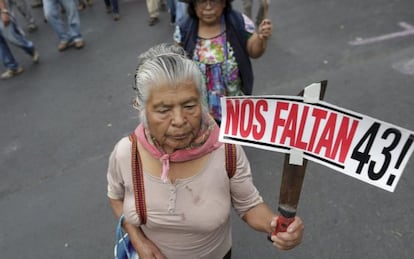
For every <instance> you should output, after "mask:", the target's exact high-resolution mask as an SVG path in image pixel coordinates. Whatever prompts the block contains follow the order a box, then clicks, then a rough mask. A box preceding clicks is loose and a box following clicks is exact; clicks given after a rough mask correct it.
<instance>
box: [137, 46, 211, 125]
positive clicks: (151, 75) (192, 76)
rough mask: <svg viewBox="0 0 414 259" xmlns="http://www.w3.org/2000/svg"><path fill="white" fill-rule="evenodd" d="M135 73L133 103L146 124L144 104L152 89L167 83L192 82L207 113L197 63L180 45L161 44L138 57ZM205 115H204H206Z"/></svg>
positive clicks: (202, 84)
mask: <svg viewBox="0 0 414 259" xmlns="http://www.w3.org/2000/svg"><path fill="white" fill-rule="evenodd" d="M138 59H139V62H138V66H137V70H136V72H135V86H134V87H133V88H134V90H135V91H136V96H135V98H134V99H135V100H134V101H133V106H134V108H135V109H137V110H138V111H139V113H140V119H141V122H142V123H144V125H145V126H147V123H148V122H147V118H146V112H145V105H146V102H147V100H148V96H149V93H150V90H151V88H153V87H155V86H158V85H160V84H164V83H167V82H168V85H169V86H171V87H174V88H176V87H177V86H178V85H179V84H181V83H183V82H185V81H193V82H194V83H195V85H196V87H197V91H198V93H199V95H200V102H201V106H202V109H203V115H204V114H208V106H207V97H206V88H205V85H204V80H203V76H202V74H201V71H200V69H199V67H198V65H197V64H196V63H195V62H194V61H193V60H190V59H188V58H187V57H186V53H185V51H184V49H183V48H182V47H180V46H178V45H173V44H166V43H162V44H159V45H156V46H154V47H152V48H150V49H149V50H147V51H146V52H144V53H142V54H141V55H140V56H139V57H138ZM203 117H204V116H203Z"/></svg>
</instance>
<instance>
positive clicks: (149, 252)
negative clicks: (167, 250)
mask: <svg viewBox="0 0 414 259" xmlns="http://www.w3.org/2000/svg"><path fill="white" fill-rule="evenodd" d="M135 249H136V251H137V253H138V256H139V258H140V259H166V257H165V256H164V255H163V254H162V253H161V251H160V249H159V248H158V247H157V246H156V245H155V244H154V243H153V242H152V241H151V240H149V239H146V240H145V241H144V242H142V243H141V244H140V247H139V249H137V248H135Z"/></svg>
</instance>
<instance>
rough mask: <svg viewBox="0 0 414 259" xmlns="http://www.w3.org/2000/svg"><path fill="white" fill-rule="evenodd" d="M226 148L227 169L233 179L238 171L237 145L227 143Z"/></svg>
mask: <svg viewBox="0 0 414 259" xmlns="http://www.w3.org/2000/svg"><path fill="white" fill-rule="evenodd" d="M224 149H225V152H226V170H227V175H228V176H229V179H231V178H232V177H233V176H234V174H235V173H236V168H237V165H236V161H237V159H236V158H237V154H236V145H234V144H229V143H225V144H224Z"/></svg>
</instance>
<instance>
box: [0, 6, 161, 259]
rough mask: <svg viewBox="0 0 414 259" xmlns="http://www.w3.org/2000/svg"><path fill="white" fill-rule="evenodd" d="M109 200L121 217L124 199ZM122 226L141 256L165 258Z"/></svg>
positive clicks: (137, 233)
mask: <svg viewBox="0 0 414 259" xmlns="http://www.w3.org/2000/svg"><path fill="white" fill-rule="evenodd" d="M0 1H1V0H0ZM109 201H110V204H111V207H112V210H113V212H114V214H115V217H116V218H117V219H119V218H120V217H121V215H122V211H123V203H124V202H123V201H122V200H114V199H109ZM122 227H123V228H124V229H125V231H126V232H127V233H128V235H129V239H130V240H131V243H132V245H133V246H134V248H135V250H136V251H137V253H138V255H139V258H142V259H145V258H156V259H165V257H164V256H163V255H162V254H161V251H160V250H159V249H158V247H157V246H156V245H155V244H154V243H153V242H152V241H151V240H149V239H148V238H147V237H146V236H145V234H144V232H142V230H141V228H140V227H137V226H134V225H132V224H129V223H127V222H126V221H124V223H123V225H122Z"/></svg>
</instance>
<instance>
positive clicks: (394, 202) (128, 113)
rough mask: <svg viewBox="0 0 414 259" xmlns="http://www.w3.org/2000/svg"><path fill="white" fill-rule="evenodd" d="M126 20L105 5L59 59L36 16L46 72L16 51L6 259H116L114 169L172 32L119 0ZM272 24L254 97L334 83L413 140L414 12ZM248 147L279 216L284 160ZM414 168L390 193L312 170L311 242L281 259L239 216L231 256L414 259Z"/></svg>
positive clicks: (319, 9)
mask: <svg viewBox="0 0 414 259" xmlns="http://www.w3.org/2000/svg"><path fill="white" fill-rule="evenodd" d="M234 6H235V7H236V8H240V7H241V1H236V2H235V3H234ZM255 8H256V7H255ZM120 10H121V20H120V21H119V22H114V21H112V19H111V18H110V16H108V15H107V14H106V13H105V8H104V4H103V1H100V2H98V1H95V4H94V6H93V7H92V8H87V9H86V10H85V11H83V12H82V13H81V21H82V25H81V27H82V28H81V29H82V33H83V35H84V38H85V41H86V46H85V48H84V49H82V50H75V49H70V50H67V51H65V52H63V53H59V52H58V51H57V43H58V42H57V39H56V36H55V35H54V33H53V32H52V30H51V29H50V27H49V26H48V25H47V24H45V23H43V22H42V13H41V10H38V9H34V12H35V16H36V18H38V19H37V20H38V22H39V25H40V28H39V30H38V31H37V32H35V33H33V34H29V35H28V36H29V38H30V39H32V40H33V41H34V42H35V44H36V45H37V47H38V49H39V51H40V55H41V62H40V64H38V65H33V64H31V60H30V58H29V57H27V56H26V55H25V54H24V53H23V52H22V51H21V50H19V49H16V48H14V47H13V49H12V50H13V52H14V53H15V56H16V58H17V59H18V60H19V61H20V62H21V64H22V65H23V66H24V67H25V72H24V74H22V75H21V76H19V77H16V78H13V79H11V80H7V81H0V111H1V112H0V121H1V127H0V177H1V180H0V258H1V259H14V258H112V257H113V256H112V248H113V242H114V230H115V219H114V217H113V215H112V212H111V210H110V207H109V205H108V201H107V198H106V167H107V159H108V156H109V153H110V152H111V150H112V148H113V146H114V144H115V143H116V141H117V140H118V139H119V138H121V137H122V136H124V135H126V134H128V133H129V132H130V131H131V130H132V129H133V128H134V127H135V125H136V123H137V116H136V114H135V112H134V110H133V109H132V108H131V105H130V100H131V98H132V96H133V94H134V93H133V91H132V89H131V86H132V83H133V73H134V69H135V66H136V63H137V60H136V57H137V56H138V54H139V53H141V52H142V51H144V50H146V49H147V48H148V47H150V46H152V45H154V44H156V43H160V42H171V41H172V33H173V27H172V26H170V25H169V16H168V14H167V13H161V16H160V18H161V21H160V23H159V24H157V25H156V26H154V27H149V26H147V19H148V17H147V12H146V7H145V2H144V1H142V0H128V1H123V0H121V1H120ZM269 16H270V18H271V19H272V21H273V24H274V27H275V28H274V35H273V37H272V38H271V40H270V41H269V46H268V50H267V52H266V54H265V56H263V57H262V58H260V59H258V60H255V61H254V62H253V64H254V70H255V76H256V81H255V90H254V94H258V95H259V94H260V95H261V94H283V95H295V94H296V93H298V92H299V91H300V90H301V89H302V88H303V87H305V86H306V85H308V84H310V83H313V82H318V81H321V80H324V79H327V80H328V91H327V93H326V97H325V100H326V101H328V102H330V103H332V104H335V105H338V106H340V107H344V108H347V109H350V110H353V111H357V112H360V113H362V114H366V115H369V116H372V117H374V118H378V119H380V120H383V121H386V122H390V123H393V124H396V125H398V126H401V127H403V128H406V129H410V130H414V117H413V110H414V98H413V97H414V87H413V86H414V29H413V27H410V26H409V25H411V26H414V2H413V1H411V0H400V1H397V0H365V1H360V0H348V1H338V0H333V1H328V0H313V1H308V0H296V1H289V0H274V1H272V2H271V4H270V9H269ZM401 22H404V23H405V24H404V23H402V24H400V23H401ZM367 39H371V40H368V41H365V40H367ZM353 42H356V43H353ZM359 43H365V44H360V45H355V44H359ZM246 150H247V154H248V156H249V158H250V159H251V164H252V167H253V170H254V180H255V182H256V184H257V187H258V188H259V190H260V191H261V193H262V195H263V197H264V198H265V200H266V201H267V202H268V203H269V204H270V205H271V206H272V207H273V208H276V206H277V200H278V192H279V185H280V180H281V173H280V169H281V167H282V162H281V161H282V158H283V155H282V154H279V153H272V152H268V151H263V150H257V149H253V148H246ZM413 169H414V159H413V158H411V159H410V161H409V162H408V164H407V166H406V169H405V172H404V174H403V175H402V177H401V179H400V181H399V184H398V186H397V188H396V190H395V192H394V193H390V192H387V191H384V190H381V189H379V188H377V187H374V186H372V185H368V184H366V183H363V182H361V181H358V180H356V179H354V178H351V177H348V176H346V175H344V174H340V173H337V172H335V171H333V170H332V169H329V168H326V167H323V166H321V165H318V164H315V163H310V164H309V165H308V170H307V174H306V178H305V181H304V186H303V190H302V196H301V200H300V204H299V215H300V216H301V217H302V218H303V220H304V222H305V225H306V230H305V235H304V240H303V243H302V244H301V245H300V246H299V247H297V248H295V249H294V250H292V251H288V252H281V251H277V250H275V249H273V247H272V246H271V245H270V243H268V242H267V241H266V238H265V235H264V234H262V233H257V232H254V231H252V230H250V229H249V228H248V227H247V226H246V225H245V224H244V223H243V222H242V221H240V220H239V219H238V218H236V217H234V229H233V243H234V245H233V258H242V259H244V258H249V259H253V258H257V259H259V258H260V259H262V258H318V259H319V258H335V259H336V258H340V259H342V258H343V259H348V258H372V259H373V258H375V259H389V258H393V259H406V258H413V257H414V246H413V245H412V244H413V242H414V223H413V222H414V203H413V202H412V201H413V200H414V192H413V188H414V175H413V174H412V173H413Z"/></svg>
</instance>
